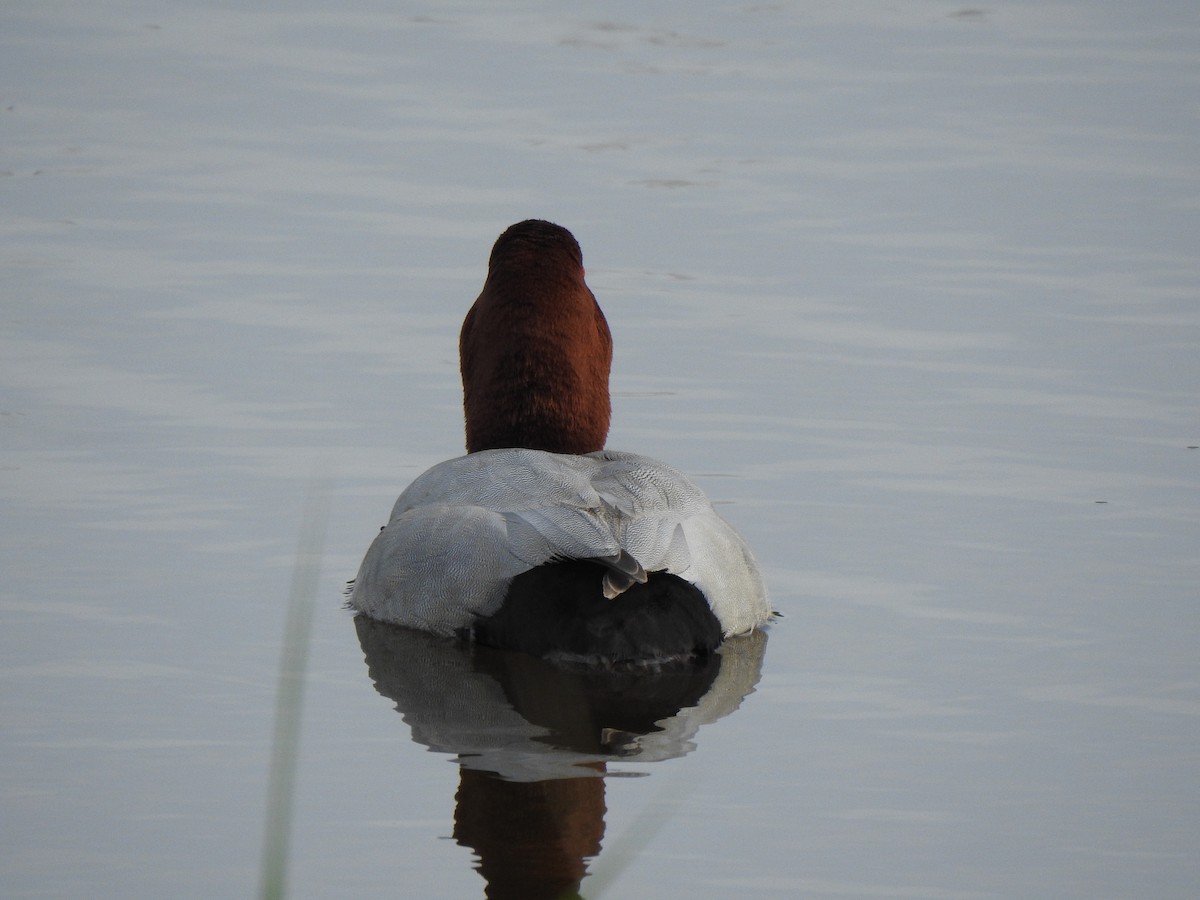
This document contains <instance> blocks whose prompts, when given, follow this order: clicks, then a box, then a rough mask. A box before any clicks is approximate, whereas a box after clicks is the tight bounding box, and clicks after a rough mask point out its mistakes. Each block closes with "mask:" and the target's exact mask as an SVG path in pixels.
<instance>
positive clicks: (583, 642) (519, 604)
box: [471, 560, 722, 668]
mask: <svg viewBox="0 0 1200 900" xmlns="http://www.w3.org/2000/svg"><path fill="white" fill-rule="evenodd" d="M606 571H607V570H606V568H605V567H604V566H603V565H601V564H599V563H596V562H592V561H590V560H566V561H563V562H557V563H550V564H547V565H544V566H539V567H537V568H536V569H531V570H530V571H528V572H525V573H523V574H521V575H518V576H517V577H516V578H515V579H513V583H512V585H511V586H510V587H509V590H508V594H507V595H506V597H505V599H504V604H503V606H501V607H500V609H499V610H498V611H497V612H496V613H494V614H493V615H491V616H489V617H487V618H486V619H480V620H479V621H478V622H476V623H475V625H474V627H473V628H472V629H471V637H472V638H473V639H474V640H476V641H478V642H479V643H481V644H486V645H488V646H491V647H502V648H505V649H510V650H523V651H525V652H526V653H530V654H532V655H534V656H539V657H544V658H546V659H548V660H552V661H554V662H559V663H567V664H578V665H584V666H589V667H614V668H623V667H653V666H661V665H670V664H676V663H686V662H690V661H693V660H697V659H702V658H704V657H706V656H708V655H709V654H710V653H712V652H713V651H714V650H715V649H716V648H717V647H718V646H719V645H720V643H721V637H722V635H721V623H720V622H718V621H717V617H716V616H715V615H713V612H712V609H711V608H710V607H709V605H708V601H707V600H705V599H704V595H703V594H702V593H700V591H699V590H698V589H697V588H696V586H695V585H693V584H691V583H689V582H687V581H684V580H683V579H682V578H680V577H678V576H676V575H670V574H668V573H666V572H652V573H650V577H649V580H648V581H647V582H646V583H645V584H633V585H632V586H630V587H629V588H628V589H626V590H625V591H623V592H622V593H621V594H620V595H619V596H617V597H614V598H613V599H611V600H610V599H608V598H606V597H605V596H604V592H603V587H602V585H603V581H604V576H605V573H606Z"/></svg>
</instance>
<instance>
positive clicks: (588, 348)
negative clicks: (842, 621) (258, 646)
mask: <svg viewBox="0 0 1200 900" xmlns="http://www.w3.org/2000/svg"><path fill="white" fill-rule="evenodd" d="M459 358H460V366H461V370H462V381H463V406H464V410H465V413H466V438H467V440H466V443H467V455H466V456H461V457H458V458H456V459H451V460H448V461H446V462H443V463H440V464H438V465H436V466H434V467H433V468H432V469H430V470H429V471H427V472H425V473H424V474H422V475H421V476H419V477H418V478H417V479H416V480H415V481H414V482H412V484H410V485H409V486H408V488H407V489H406V490H405V491H404V493H402V494H401V495H400V499H399V500H397V501H396V504H395V506H394V508H393V509H392V515H391V519H390V520H389V521H388V524H387V525H386V526H385V527H384V528H383V530H382V531H380V532H379V534H378V535H377V536H376V538H375V541H374V543H373V544H372V545H371V547H370V549H369V550H368V551H367V555H366V558H365V559H363V562H362V566H361V568H360V569H359V572H358V575H357V577H356V578H355V580H354V582H353V584H352V587H351V588H350V591H349V600H348V605H349V606H350V607H351V608H352V609H354V610H357V611H359V612H361V613H363V614H364V615H366V616H369V617H370V618H372V619H377V620H381V621H385V622H393V623H396V624H398V625H403V626H407V627H411V628H417V629H421V630H423V631H429V632H433V633H435V634H439V635H445V636H447V637H451V636H456V637H459V638H464V639H467V640H474V641H478V642H480V643H484V644H488V645H492V646H499V647H506V648H512V649H518V650H524V651H527V652H529V653H532V654H534V655H536V656H542V657H546V658H549V659H553V660H557V661H560V662H564V663H582V664H586V665H605V666H608V665H618V666H619V665H624V664H632V665H639V664H659V663H669V662H672V661H679V660H689V659H694V658H698V657H704V656H706V655H707V654H709V653H710V652H711V651H713V650H714V649H715V648H716V647H717V646H718V645H719V644H720V643H721V641H722V640H723V639H724V638H725V637H727V636H729V635H732V634H738V633H741V632H746V631H749V630H751V629H754V628H757V627H759V626H761V625H763V624H764V623H766V622H767V621H768V619H769V618H770V617H771V609H770V607H769V606H768V604H767V599H766V592H765V590H764V588H763V582H762V578H761V576H760V575H759V571H758V567H757V565H756V564H755V561H754V557H753V556H752V554H751V552H750V549H749V547H747V545H746V543H745V542H744V541H743V540H742V538H741V537H740V536H739V535H738V533H737V532H736V531H735V530H734V529H733V527H732V526H730V525H729V524H728V523H727V522H726V521H725V520H724V519H722V518H721V517H720V516H719V515H717V513H716V512H715V511H714V510H713V507H712V504H711V503H710V502H709V500H708V498H707V497H705V495H704V493H703V492H702V491H701V490H700V489H699V488H698V487H696V485H695V484H693V483H692V482H691V481H690V480H689V479H688V478H687V477H685V476H684V475H682V474H681V473H680V472H677V471H676V470H675V469H673V468H671V467H670V466H667V465H665V464H664V463H661V462H658V461H657V460H654V459H651V458H649V457H646V456H640V455H638V454H635V453H623V452H620V451H616V450H605V449H604V442H605V439H606V437H607V435H608V426H609V419H610V415H611V407H610V401H609V391H608V375H609V368H610V365H611V362H612V338H611V336H610V333H609V330H608V323H607V322H606V321H605V318H604V314H603V313H602V312H601V311H600V307H599V305H598V304H597V303H596V298H595V296H594V295H593V294H592V292H591V290H590V289H589V288H588V286H587V284H586V283H585V282H584V268H583V256H582V252H581V251H580V249H579V244H578V243H577V242H576V240H575V238H574V237H573V236H572V235H571V233H570V232H569V231H567V230H566V229H565V228H562V227H560V226H558V225H554V224H552V223H550V222H545V221H541V220H536V219H531V220H528V221H524V222H519V223H517V224H516V225H513V226H512V227H510V228H509V229H508V230H506V231H505V232H504V233H503V234H501V235H500V237H499V238H498V239H497V240H496V243H495V245H494V246H493V248H492V253H491V257H490V259H489V262H488V275H487V280H486V281H485V282H484V285H483V291H482V293H480V295H479V298H478V299H477V300H476V301H475V304H474V306H472V307H471V309H470V311H469V312H468V313H467V316H466V319H465V321H464V322H463V326H462V333H461V335H460V337H459Z"/></svg>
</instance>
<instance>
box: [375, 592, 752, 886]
mask: <svg viewBox="0 0 1200 900" xmlns="http://www.w3.org/2000/svg"><path fill="white" fill-rule="evenodd" d="M354 622H355V626H356V628H357V629H358V639H359V643H360V644H361V645H362V649H363V654H364V655H365V657H366V662H367V670H368V673H369V675H370V677H371V680H372V681H373V682H374V683H375V688H376V690H378V691H379V693H380V694H382V695H383V696H385V697H388V698H389V699H391V700H393V701H394V702H395V704H396V710H397V711H398V712H399V713H400V715H401V716H403V718H404V721H405V722H406V723H407V724H408V726H409V728H410V729H411V730H412V736H413V740H414V741H416V742H417V743H419V744H424V745H425V746H427V747H428V748H429V749H431V750H434V751H437V752H441V753H450V754H454V756H455V757H456V759H457V762H458V764H459V766H460V769H461V772H460V777H459V787H458V793H457V795H456V797H455V815H454V838H455V840H457V841H458V843H459V844H461V845H463V846H466V847H469V848H471V849H472V850H473V851H474V852H475V854H476V856H477V858H478V860H479V862H478V866H477V868H478V870H479V872H480V873H481V874H482V875H483V877H484V879H485V881H486V882H487V890H486V896H487V897H489V898H492V900H499V898H510V897H513V898H515V897H521V898H525V900H534V898H543V897H544V898H556V900H561V898H563V897H574V896H578V893H577V892H578V889H579V884H580V882H581V881H582V879H583V877H584V876H585V875H586V874H587V860H588V859H590V858H592V857H595V856H597V855H598V854H599V852H600V845H601V841H602V839H603V837H604V815H605V810H606V807H605V798H604V778H603V777H602V776H605V775H626V776H627V775H635V774H648V773H644V772H631V771H628V770H626V769H624V768H622V769H620V770H618V771H615V772H611V773H610V772H609V771H608V764H609V763H610V762H614V761H619V762H622V763H629V762H634V763H643V762H645V763H650V762H656V761H659V760H664V759H672V758H674V757H678V756H683V755H685V754H687V753H689V752H691V751H692V750H693V749H694V748H695V743H694V740H693V739H694V738H695V735H696V732H697V731H698V730H699V728H700V726H702V725H704V724H705V723H707V722H714V721H716V720H717V719H720V718H722V717H724V716H727V715H729V713H731V712H733V711H734V710H735V709H737V708H738V706H739V705H740V704H741V702H742V699H743V698H744V697H746V696H747V695H748V694H749V693H751V692H752V691H753V690H754V686H755V684H756V683H757V682H758V679H759V676H760V674H761V671H762V658H763V653H764V651H765V650H766V643H767V636H766V634H765V633H764V632H762V631H755V632H751V633H749V634H746V635H742V636H739V637H734V638H730V639H729V640H727V641H725V642H724V644H722V646H721V648H720V650H719V651H718V652H717V653H715V654H713V655H711V656H710V657H709V658H708V659H706V660H704V661H701V662H697V663H696V664H694V665H692V666H687V667H677V668H664V669H661V670H657V671H653V672H647V671H644V670H643V671H594V670H589V669H579V670H573V669H564V668H560V667H557V666H553V665H550V664H549V663H546V662H544V661H542V660H540V659H536V658H534V657H532V656H529V655H528V654H525V653H520V652H514V651H506V650H495V649H492V648H488V647H482V646H478V645H475V646H469V645H464V644H462V643H458V642H453V641H448V640H445V639H443V638H439V637H436V636H434V635H430V634H426V633H424V632H418V631H413V630H410V629H406V628H400V627H397V626H395V625H389V624H386V623H382V622H375V621H372V620H370V619H367V618H366V617H364V616H358V617H356V618H355V620H354Z"/></svg>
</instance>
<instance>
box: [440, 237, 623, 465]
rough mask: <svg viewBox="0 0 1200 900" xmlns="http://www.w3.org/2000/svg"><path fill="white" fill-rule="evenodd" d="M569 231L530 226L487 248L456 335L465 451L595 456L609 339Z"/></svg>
mask: <svg viewBox="0 0 1200 900" xmlns="http://www.w3.org/2000/svg"><path fill="white" fill-rule="evenodd" d="M583 276H584V271H583V253H582V251H581V250H580V249H579V244H578V242H577V241H576V240H575V238H574V237H573V236H572V235H571V232H569V231H567V229H565V228H562V227H561V226H558V225H555V224H553V223H551V222H544V221H541V220H540V219H529V220H526V221H524V222H518V223H517V224H516V225H513V226H511V227H510V228H508V229H507V230H506V231H505V232H504V233H503V234H502V235H500V237H499V238H497V240H496V243H495V245H494V246H493V247H492V255H491V258H490V260H489V261H488V276H487V280H486V281H485V282H484V285H483V292H482V293H480V295H479V298H478V299H477V300H476V301H475V305H474V306H472V307H471V310H470V312H468V313H467V318H466V320H465V321H464V322H463V327H462V333H461V334H460V336H459V342H458V349H459V361H460V365H461V368H462V379H463V408H464V411H465V412H466V419H467V452H469V453H474V452H476V451H477V450H491V449H496V448H501V447H525V448H529V449H533V450H549V451H551V452H553V453H576V454H580V453H590V452H592V451H594V450H601V449H603V447H604V440H605V438H606V437H607V436H608V423H609V418H610V416H611V412H612V408H611V405H610V402H609V396H608V372H609V368H610V366H611V365H612V337H611V335H610V334H609V330H608V323H607V322H606V321H605V319H604V313H602V312H601V311H600V307H599V305H597V303H596V298H595V296H594V295H593V294H592V292H591V290H589V289H588V286H587V284H585V283H584V280H583Z"/></svg>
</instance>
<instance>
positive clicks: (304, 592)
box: [259, 477, 330, 900]
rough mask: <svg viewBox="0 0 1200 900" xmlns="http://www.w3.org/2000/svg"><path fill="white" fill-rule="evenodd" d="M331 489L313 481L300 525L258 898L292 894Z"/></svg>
mask: <svg viewBox="0 0 1200 900" xmlns="http://www.w3.org/2000/svg"><path fill="white" fill-rule="evenodd" d="M329 505H330V486H329V484H328V481H327V479H321V478H317V477H314V478H313V481H312V483H311V484H310V485H309V490H308V496H307V498H306V499H305V503H304V513H303V517H302V519H301V523H300V539H299V544H298V547H297V550H296V562H295V565H294V566H293V568H292V583H291V586H290V588H289V590H288V609H287V622H286V624H285V626H284V636H283V650H282V653H281V655H280V664H279V687H278V690H277V692H276V696H275V734H274V737H273V739H272V744H271V769H270V773H269V776H268V783H267V810H266V824H265V829H264V834H263V853H262V866H261V872H260V878H261V880H260V884H259V897H261V898H262V900H282V898H283V897H284V896H286V894H287V865H288V852H289V845H290V842H291V830H292V829H291V824H292V801H293V797H294V793H295V781H296V758H297V755H298V751H299V747H300V718H301V713H302V711H303V706H304V677H305V671H306V669H307V666H308V649H309V635H310V633H311V631H312V618H313V609H314V607H315V605H316V597H317V590H318V585H319V583H320V577H321V554H322V552H323V550H324V546H325V532H326V527H327V525H328V522H329Z"/></svg>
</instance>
